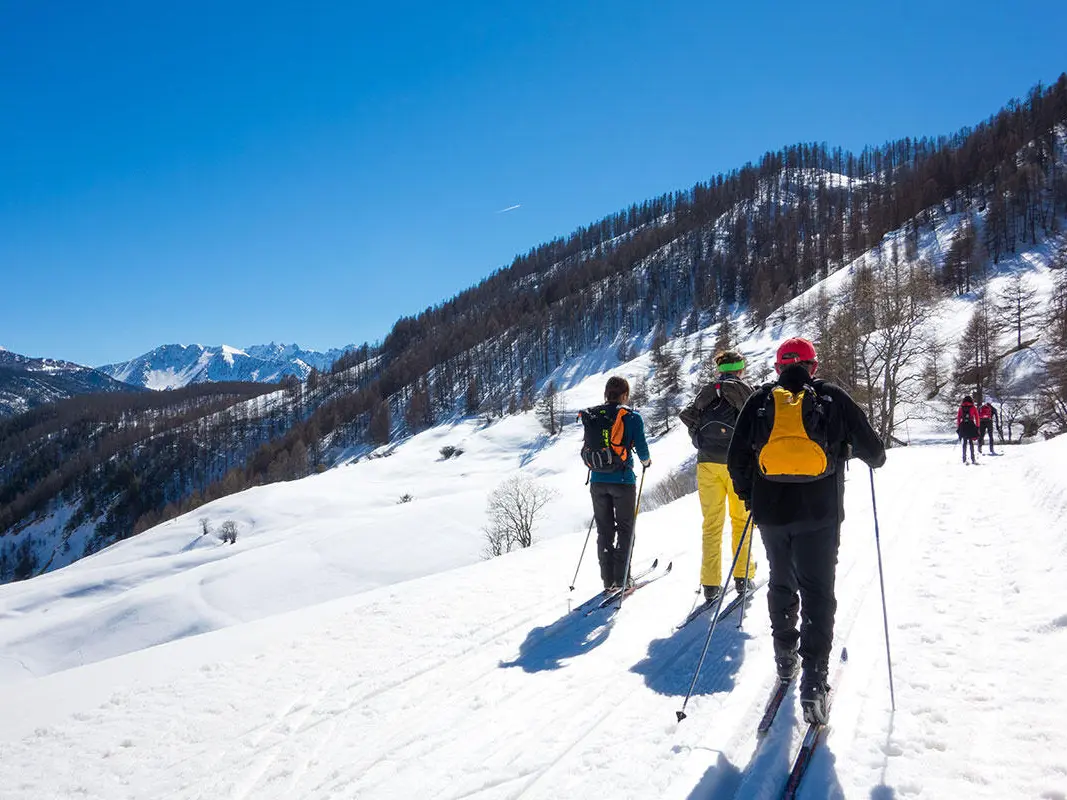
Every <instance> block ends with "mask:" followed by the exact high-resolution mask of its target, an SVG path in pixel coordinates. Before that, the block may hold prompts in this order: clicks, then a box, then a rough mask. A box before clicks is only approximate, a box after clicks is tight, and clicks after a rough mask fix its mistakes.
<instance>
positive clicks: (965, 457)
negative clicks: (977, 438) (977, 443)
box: [960, 428, 992, 464]
mask: <svg viewBox="0 0 1067 800" xmlns="http://www.w3.org/2000/svg"><path fill="white" fill-rule="evenodd" d="M971 430H974V428H972V429H971ZM990 435H992V434H990ZM960 441H962V442H963V463H964V464H966V463H967V445H968V444H969V445H970V446H971V462H972V463H973V462H974V439H968V438H967V437H966V436H964V437H963V438H962V439H961V440H960Z"/></svg>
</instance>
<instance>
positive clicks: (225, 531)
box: [219, 519, 237, 544]
mask: <svg viewBox="0 0 1067 800" xmlns="http://www.w3.org/2000/svg"><path fill="white" fill-rule="evenodd" d="M219 538H220V539H222V541H224V542H229V543H230V544H237V523H236V522H234V521H233V520H232V519H228V520H226V521H225V522H224V523H222V527H221V528H219Z"/></svg>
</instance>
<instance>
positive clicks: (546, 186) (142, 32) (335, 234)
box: [0, 0, 1067, 365]
mask: <svg viewBox="0 0 1067 800" xmlns="http://www.w3.org/2000/svg"><path fill="white" fill-rule="evenodd" d="M727 5H728V6H729V7H726V6H727ZM953 5H955V4H948V3H930V2H928V0H926V2H918V1H914V2H913V1H912V0H907V1H906V2H898V3H895V4H886V3H878V4H873V3H872V4H855V3H843V2H823V3H818V2H816V3H810V4H806V5H797V4H795V3H772V2H759V1H758V0H757V1H756V2H747V3H731V4H720V3H711V2H703V1H702V2H671V1H670V0H664V1H662V2H656V3H649V2H647V0H644V1H643V2H629V1H628V0H616V2H612V3H606V2H596V3H593V2H577V1H576V0H570V1H569V2H556V0H539V1H538V2H521V3H520V2H493V3H487V2H481V1H480V0H469V2H464V3H441V2H436V3H405V2H393V3H389V4H377V3H375V4H370V3H357V2H333V3H329V2H313V1H310V0H305V2H301V3H295V2H293V3H278V2H269V1H266V2H264V1H261V2H222V1H221V0H217V1H216V2H203V1H202V0H183V2H180V3H153V2H147V3H146V2H142V1H141V0H129V2H110V1H109V0H100V2H94V3H86V2H81V0H68V2H58V1H57V2H44V3H39V2H31V1H30V0H0V120H2V121H3V123H2V124H0V287H2V290H0V346H4V347H7V348H8V349H11V350H14V351H16V352H21V353H26V354H28V355H38V356H49V357H56V358H66V359H70V360H74V361H79V362H82V363H87V364H94V365H96V364H102V363H105V362H110V361H117V360H123V359H127V358H131V357H133V356H136V355H139V354H140V353H142V352H144V351H146V350H149V349H151V348H152V347H155V346H157V345H160V344H164V343H171V342H179V343H193V342H199V343H202V344H221V343H226V344H232V345H236V346H244V345H249V344H254V343H265V342H268V341H271V340H274V341H279V342H281V341H284V342H293V341H296V342H298V343H299V344H301V345H302V346H304V347H311V348H315V349H326V348H329V347H332V346H340V345H343V344H346V343H350V342H355V343H358V342H362V341H365V340H368V341H374V340H377V339H380V338H381V337H383V336H384V335H385V333H387V332H388V329H389V327H390V325H391V324H392V322H393V321H395V319H396V318H397V317H399V316H401V315H404V314H410V313H416V312H418V311H420V310H421V309H424V308H425V307H427V306H429V305H433V304H435V303H437V302H439V301H442V300H445V299H447V298H448V297H450V296H452V295H453V294H455V293H456V292H457V291H459V290H461V289H463V288H465V287H467V286H469V285H470V284H472V283H475V282H477V281H478V280H479V279H480V278H482V277H484V276H485V275H487V274H488V273H490V272H491V271H493V270H494V269H496V268H498V267H500V266H503V265H505V264H507V263H509V262H510V261H511V259H512V257H513V256H514V255H515V254H517V253H521V252H525V251H527V250H528V249H530V248H531V247H533V246H535V245H537V244H538V243H540V242H542V241H544V240H547V239H549V238H552V237H554V236H557V235H564V234H567V233H569V232H570V231H571V230H572V229H573V228H575V227H576V226H577V225H580V224H585V223H588V222H591V221H593V220H596V219H598V218H600V217H601V216H603V215H605V214H608V213H611V212H614V211H616V210H618V209H620V208H623V207H625V206H626V205H628V204H630V203H631V202H635V201H636V202H639V201H641V200H643V199H646V198H648V197H651V196H654V195H657V194H660V193H661V192H664V191H670V190H673V189H677V188H685V187H688V186H690V185H691V184H693V183H694V182H695V181H698V180H704V179H707V178H708V177H710V176H712V175H713V174H715V173H717V172H720V171H728V170H730V169H733V168H735V167H739V166H741V165H742V164H743V163H745V162H746V161H749V160H754V159H757V158H759V156H760V155H761V154H762V153H763V152H764V151H766V150H770V149H776V148H778V147H780V146H783V145H787V144H792V143H795V142H799V141H826V142H828V143H830V144H831V145H841V146H844V147H847V148H853V149H857V150H858V149H860V148H862V147H863V146H864V145H865V144H877V143H881V142H884V141H886V140H889V139H894V138H897V137H902V136H906V135H911V136H922V135H936V134H940V133H950V132H953V131H955V130H956V129H958V128H959V127H961V126H964V125H970V124H974V123H976V122H978V121H980V120H982V119H984V118H986V117H987V116H988V115H989V114H991V113H993V112H994V111H996V110H997V109H999V108H1000V107H1001V106H1002V105H1003V104H1004V103H1005V102H1006V101H1007V100H1008V99H1009V98H1011V97H1021V96H1023V95H1025V93H1026V91H1027V90H1028V89H1029V88H1030V87H1031V86H1032V85H1034V84H1035V83H1037V82H1038V81H1042V82H1044V83H1049V82H1052V81H1054V80H1055V79H1056V77H1057V76H1058V75H1059V73H1060V72H1062V71H1063V70H1065V69H1067V58H1065V57H1064V55H1065V54H1067V49H1065V48H1064V46H1063V35H1064V31H1065V30H1067V4H1064V3H1052V2H1049V1H1048V0H1042V1H1041V2H1032V1H1031V0H1019V1H1018V2H1014V3H1010V4H1009V3H1005V2H1003V0H1000V1H999V2H987V1H986V0H978V1H977V2H970V3H969V4H968V5H967V7H966V12H965V13H959V12H958V11H955V10H953V7H952V6H953ZM956 7H957V8H958V6H956ZM511 206H518V208H514V209H512V210H510V211H507V212H505V213H500V212H501V210H502V209H505V208H508V207H511Z"/></svg>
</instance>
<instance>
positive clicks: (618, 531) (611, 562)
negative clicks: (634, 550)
mask: <svg viewBox="0 0 1067 800" xmlns="http://www.w3.org/2000/svg"><path fill="white" fill-rule="evenodd" d="M589 494H590V495H592V498H593V519H595V520H596V534H597V536H596V544H597V548H596V549H597V556H598V558H599V560H600V579H601V580H602V581H603V582H604V585H605V586H610V585H612V584H614V585H616V586H621V585H622V582H623V581H624V580H625V579H626V567H627V563H626V558H627V556H628V555H630V541H631V540H632V539H633V534H634V511H635V510H636V509H635V508H634V504H635V502H636V500H637V487H636V486H634V485H633V484H632V483H596V482H593V483H590V484H589Z"/></svg>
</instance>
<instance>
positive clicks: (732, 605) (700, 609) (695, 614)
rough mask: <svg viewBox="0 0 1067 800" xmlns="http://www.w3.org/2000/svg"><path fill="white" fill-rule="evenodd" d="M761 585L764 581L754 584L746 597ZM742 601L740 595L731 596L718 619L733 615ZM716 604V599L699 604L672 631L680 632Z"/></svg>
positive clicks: (717, 601) (750, 595)
mask: <svg viewBox="0 0 1067 800" xmlns="http://www.w3.org/2000/svg"><path fill="white" fill-rule="evenodd" d="M763 584H764V581H760V582H759V583H757V584H756V586H755V588H754V589H753V590H752V591H751V592H748V593H747V594H746V596H747V597H752V595H753V594H754V593H755V592H756V591H758V590H759V589H760V588H761V587H762V586H763ZM742 599H743V598H742V597H741V595H739V594H735V595H734V596H733V597H732V598H731V599H730V602H729V603H725V604H724V605H723V607H722V611H721V612H720V613H719V619H725V618H726V617H727V616H729V615H730V614H732V613H733V612H734V611H736V610H737V609H738V608H740V607H741V600H742ZM718 603H719V600H718V598H716V599H715V600H712V601H711V602H710V603H709V602H707V601H705V602H703V603H701V604H700V605H699V606H697V607H696V608H695V609H693V611H692V612H690V614H689V616H688V617H686V618H685V619H684V620H683V621H682V622H681V624H680V625H678V626H677V627H676V628H675V629H674V630H675V631H680V630H681V629H682V628H684V627H685V626H686V625H688V624H689V623H690V622H692V621H693V620H695V619H699V618H700V617H702V616H704V615H705V614H707V613H708V611H710V610H712V609H713V608H715V606H716V605H718Z"/></svg>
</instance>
